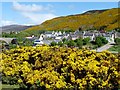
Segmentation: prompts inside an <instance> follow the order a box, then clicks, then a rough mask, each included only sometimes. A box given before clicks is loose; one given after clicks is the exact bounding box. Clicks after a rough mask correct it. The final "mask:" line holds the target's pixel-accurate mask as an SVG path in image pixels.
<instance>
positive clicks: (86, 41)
mask: <svg viewBox="0 0 120 90" xmlns="http://www.w3.org/2000/svg"><path fill="white" fill-rule="evenodd" d="M89 42H90V38H89V37H87V38H84V39H83V45H86V44H88V43H89Z"/></svg>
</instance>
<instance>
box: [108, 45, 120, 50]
mask: <svg viewBox="0 0 120 90" xmlns="http://www.w3.org/2000/svg"><path fill="white" fill-rule="evenodd" d="M108 50H109V51H116V52H120V45H114V46H112V47H111V48H109V49H108Z"/></svg>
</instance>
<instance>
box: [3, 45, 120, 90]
mask: <svg viewBox="0 0 120 90" xmlns="http://www.w3.org/2000/svg"><path fill="white" fill-rule="evenodd" d="M1 55H2V60H1V68H2V71H1V72H2V77H3V78H2V81H3V83H10V84H15V83H18V84H19V85H20V86H21V87H23V88H25V87H27V88H30V87H31V88H35V87H36V88H39V89H41V90H43V89H46V88H47V89H49V88H51V89H52V90H53V89H54V90H59V89H65V88H66V89H71V90H73V89H75V90H76V89H78V90H79V89H80V90H83V89H84V90H91V89H93V90H96V89H99V90H101V89H115V90H116V89H117V88H118V85H119V84H120V81H119V79H118V77H119V73H118V63H119V62H118V60H119V58H118V57H119V55H113V54H111V53H109V52H107V51H104V52H102V53H96V52H94V51H89V50H86V49H81V50H80V49H76V48H65V47H57V46H56V47H50V46H36V47H18V48H16V49H11V50H9V51H6V52H4V53H2V54H1Z"/></svg>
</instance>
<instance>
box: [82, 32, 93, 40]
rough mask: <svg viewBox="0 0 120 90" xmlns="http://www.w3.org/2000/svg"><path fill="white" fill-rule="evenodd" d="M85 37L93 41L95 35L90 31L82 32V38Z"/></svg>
mask: <svg viewBox="0 0 120 90" xmlns="http://www.w3.org/2000/svg"><path fill="white" fill-rule="evenodd" d="M87 37H89V38H90V41H93V40H94V38H95V35H94V33H91V32H84V34H83V39H84V38H87Z"/></svg>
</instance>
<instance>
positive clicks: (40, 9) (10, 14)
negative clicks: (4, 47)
mask: <svg viewBox="0 0 120 90" xmlns="http://www.w3.org/2000/svg"><path fill="white" fill-rule="evenodd" d="M0 4H2V7H1V8H2V20H1V23H0V26H2V25H3V26H4V25H12V24H22V25H37V24H41V23H42V22H44V21H45V20H49V19H52V18H55V17H59V16H66V15H73V14H80V13H83V12H85V11H88V10H101V9H111V8H118V3H117V2H0Z"/></svg>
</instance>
